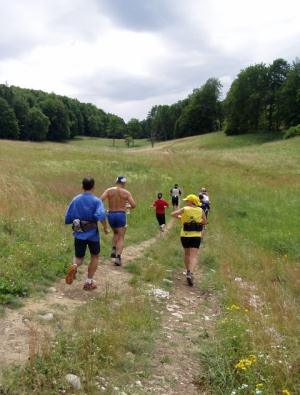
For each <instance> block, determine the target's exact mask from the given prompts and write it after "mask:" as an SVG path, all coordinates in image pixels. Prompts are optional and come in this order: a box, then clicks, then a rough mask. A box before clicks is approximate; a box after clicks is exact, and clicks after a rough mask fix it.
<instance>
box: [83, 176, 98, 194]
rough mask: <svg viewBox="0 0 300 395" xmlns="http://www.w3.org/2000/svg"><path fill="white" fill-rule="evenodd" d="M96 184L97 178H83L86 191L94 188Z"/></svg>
mask: <svg viewBox="0 0 300 395" xmlns="http://www.w3.org/2000/svg"><path fill="white" fill-rule="evenodd" d="M94 185H95V180H94V179H93V178H92V177H85V178H84V179H83V180H82V188H83V189H84V190H85V191H90V190H91V189H93V188H94Z"/></svg>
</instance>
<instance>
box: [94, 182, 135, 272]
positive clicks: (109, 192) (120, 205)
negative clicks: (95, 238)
mask: <svg viewBox="0 0 300 395" xmlns="http://www.w3.org/2000/svg"><path fill="white" fill-rule="evenodd" d="M125 183H126V177H124V176H119V177H117V179H116V186H115V187H111V188H108V189H106V190H105V191H104V192H103V194H102V195H101V200H102V201H105V200H106V199H107V200H108V215H107V218H108V222H109V224H110V226H111V228H112V230H113V240H112V253H111V258H113V259H114V260H115V265H116V266H121V264H122V261H121V255H122V251H123V248H124V237H125V232H126V210H127V208H128V206H129V205H130V208H132V209H133V208H135V207H136V204H135V201H134V200H133V197H132V196H131V193H130V192H129V191H127V190H126V189H125Z"/></svg>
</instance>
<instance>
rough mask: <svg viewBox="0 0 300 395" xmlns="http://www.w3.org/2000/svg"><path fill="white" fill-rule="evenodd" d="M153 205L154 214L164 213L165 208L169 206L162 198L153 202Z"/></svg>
mask: <svg viewBox="0 0 300 395" xmlns="http://www.w3.org/2000/svg"><path fill="white" fill-rule="evenodd" d="M153 207H155V212H156V214H164V213H165V208H166V207H169V203H168V202H166V201H165V200H164V199H157V200H155V202H154V203H153Z"/></svg>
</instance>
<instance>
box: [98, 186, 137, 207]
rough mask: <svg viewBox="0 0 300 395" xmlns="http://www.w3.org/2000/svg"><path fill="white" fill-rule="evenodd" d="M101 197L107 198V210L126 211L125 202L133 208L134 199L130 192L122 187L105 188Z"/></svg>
mask: <svg viewBox="0 0 300 395" xmlns="http://www.w3.org/2000/svg"><path fill="white" fill-rule="evenodd" d="M101 199H102V200H103V201H104V200H106V199H107V200H108V209H109V211H126V204H127V203H129V204H130V206H131V208H135V201H134V200H133V198H132V196H131V193H130V192H129V191H127V190H126V189H124V188H122V187H118V186H116V187H112V188H108V189H106V191H104V192H103V194H102V195H101Z"/></svg>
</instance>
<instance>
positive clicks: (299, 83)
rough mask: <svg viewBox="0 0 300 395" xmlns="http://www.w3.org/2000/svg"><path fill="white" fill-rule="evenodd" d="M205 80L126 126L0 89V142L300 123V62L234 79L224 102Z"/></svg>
mask: <svg viewBox="0 0 300 395" xmlns="http://www.w3.org/2000/svg"><path fill="white" fill-rule="evenodd" d="M221 93H222V85H221V83H220V81H219V80H218V79H216V78H209V79H208V80H207V81H206V82H205V84H204V85H203V86H201V87H200V88H197V89H194V90H193V92H192V93H191V94H190V95H189V96H188V97H187V98H185V99H183V100H179V101H178V102H176V103H174V104H172V105H156V106H153V107H152V108H151V110H150V111H149V113H148V116H147V118H146V119H144V120H142V121H139V120H138V119H136V118H132V119H130V120H129V121H128V122H127V124H126V123H125V121H124V120H123V119H122V118H121V117H118V116H117V115H114V114H109V113H105V112H104V111H103V110H101V109H99V108H97V107H96V106H95V105H93V104H90V103H81V102H79V101H78V100H76V99H71V98H68V97H66V96H59V95H56V94H54V93H51V94H49V93H46V92H43V91H37V90H32V89H22V88H19V87H15V86H7V85H4V84H2V85H0V138H7V139H21V140H35V141H42V140H54V141H59V140H66V139H70V138H73V137H74V136H77V135H79V136H80V135H81V136H82V135H83V136H96V137H108V138H112V139H113V140H114V139H116V138H125V140H126V142H127V144H128V145H130V144H132V142H133V141H134V139H137V138H149V139H150V140H151V141H152V142H154V141H155V140H170V139H174V138H181V137H187V136H193V135H198V134H203V133H208V132H212V131H216V130H221V129H224V130H225V133H226V134H228V135H234V134H242V133H250V132H251V133H256V132H260V131H279V130H281V129H283V128H289V127H291V126H296V125H298V124H300V62H299V60H296V61H294V62H293V63H292V64H289V63H288V62H287V61H286V60H284V59H276V60H274V61H273V63H272V64H270V65H266V64H264V63H260V64H255V65H251V66H249V67H247V68H245V69H244V70H241V71H240V73H239V74H238V75H237V77H236V78H235V80H234V81H233V83H232V84H231V87H230V89H229V91H228V93H227V96H226V98H225V99H224V100H221Z"/></svg>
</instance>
